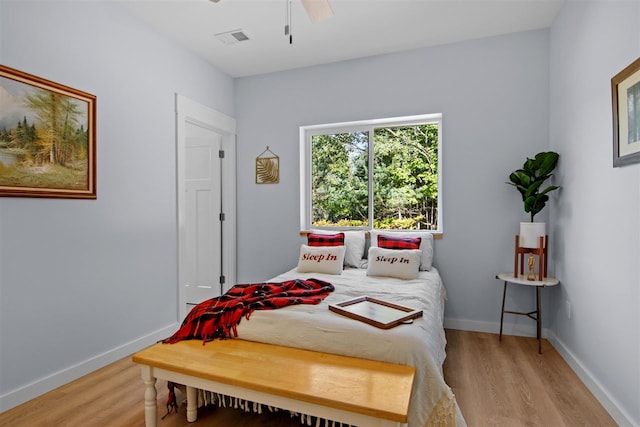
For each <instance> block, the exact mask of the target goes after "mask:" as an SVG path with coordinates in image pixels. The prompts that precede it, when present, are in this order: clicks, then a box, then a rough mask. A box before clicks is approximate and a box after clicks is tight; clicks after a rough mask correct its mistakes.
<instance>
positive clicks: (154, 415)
mask: <svg viewBox="0 0 640 427" xmlns="http://www.w3.org/2000/svg"><path fill="white" fill-rule="evenodd" d="M142 381H143V382H144V386H145V387H144V422H145V426H146V427H156V426H157V425H158V401H157V396H158V394H157V392H156V378H155V377H154V376H153V368H152V367H151V366H142Z"/></svg>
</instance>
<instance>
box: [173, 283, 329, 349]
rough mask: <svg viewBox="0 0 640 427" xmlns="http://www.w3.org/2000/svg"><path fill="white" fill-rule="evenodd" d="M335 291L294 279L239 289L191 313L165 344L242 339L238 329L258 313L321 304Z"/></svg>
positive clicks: (319, 284)
mask: <svg viewBox="0 0 640 427" xmlns="http://www.w3.org/2000/svg"><path fill="white" fill-rule="evenodd" d="M334 289H335V288H334V287H333V285H332V284H331V283H329V282H325V281H322V280H319V279H306V280H303V279H294V280H287V281H284V282H277V283H276V282H266V283H252V284H242V285H235V286H234V287H232V288H231V289H229V290H228V291H227V292H226V293H225V294H224V295H222V296H219V297H216V298H211V299H209V300H206V301H203V302H201V303H200V304H198V305H196V306H195V307H193V308H192V309H191V311H190V312H189V314H187V317H185V319H184V321H183V322H182V326H180V329H178V331H177V332H176V333H174V334H173V335H172V336H170V337H169V338H167V339H165V340H163V341H162V342H164V343H170V344H172V343H175V342H178V341H182V340H190V339H201V340H203V344H204V343H205V342H206V341H211V340H213V339H216V338H233V337H237V336H238V331H237V329H236V327H237V326H238V324H239V323H240V320H242V317H243V316H244V317H245V318H246V319H247V320H249V316H251V313H253V311H254V310H272V309H276V308H280V307H285V306H288V305H294V304H318V303H320V301H322V300H323V299H324V298H325V297H326V296H327V295H329V293H330V292H333V290H334Z"/></svg>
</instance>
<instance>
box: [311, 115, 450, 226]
mask: <svg viewBox="0 0 640 427" xmlns="http://www.w3.org/2000/svg"><path fill="white" fill-rule="evenodd" d="M441 126H442V116H441V115H440V114H431V115H421V116H411V117H401V118H393V119H381V120H368V121H362V122H350V123H336V124H328V125H316V126H304V127H301V128H300V144H301V147H300V148H301V149H300V156H301V158H300V164H301V167H300V170H301V173H300V188H301V194H300V195H301V209H300V212H301V227H302V229H308V228H311V227H314V228H319V227H326V228H341V229H346V228H364V229H397V230H416V229H423V230H434V231H442V220H441V209H440V208H439V202H440V199H441V198H440V194H441V191H440V188H441V181H442V180H441V179H440V177H441V168H440V165H441V156H440V137H441Z"/></svg>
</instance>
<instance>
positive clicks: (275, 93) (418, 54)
mask: <svg viewBox="0 0 640 427" xmlns="http://www.w3.org/2000/svg"><path fill="white" fill-rule="evenodd" d="M301 37H303V36H301ZM548 43H549V39H548V32H547V31H546V30H539V31H531V32H524V33H518V34H511V35H506V36H501V37H494V38H487V39H482V40H476V41H470V42H464V43H457V44H451V45H446V46H440V47H434V48H426V49H419V50H413V51H408V52H403V53H397V54H392V55H384V56H377V57H369V58H364V59H358V60H352V61H346V62H339V63H334V64H328V65H322V66H315V67H310V68H304V69H298V70H293V71H287V72H280V73H273V74H267V75H260V76H255V77H247V78H241V79H237V80H236V118H237V120H238V159H237V162H238V163H237V171H238V177H237V179H238V224H240V226H239V228H238V235H237V238H238V280H239V281H241V282H248V281H255V280H265V279H269V278H271V277H273V276H275V275H276V274H278V273H280V272H282V271H284V270H285V269H289V268H292V267H295V265H296V262H297V257H298V252H299V248H300V243H301V242H302V239H301V238H300V237H299V235H298V231H299V228H300V222H299V141H298V131H299V127H300V126H302V125H313V124H322V123H333V122H343V121H352V120H361V119H372V118H383V117H396V116H404V115H413V114H424V113H442V114H443V131H442V141H443V142H442V144H443V147H442V155H443V195H442V202H441V203H442V204H441V206H442V208H443V216H444V221H443V222H444V238H443V239H442V240H438V241H436V244H435V264H436V266H437V267H438V268H439V269H440V271H441V274H442V276H443V279H444V283H445V286H446V288H447V292H448V301H447V306H446V313H445V314H446V317H447V320H446V324H447V325H448V326H449V327H458V328H464V329H473V330H490V331H492V332H497V331H498V328H499V319H500V315H499V313H500V302H501V298H502V286H501V283H499V282H498V281H497V280H495V275H496V274H497V273H499V272H502V271H510V270H511V269H512V268H513V239H514V235H515V234H516V233H517V231H518V223H519V221H527V220H528V218H527V217H526V215H525V214H524V212H521V209H522V208H521V198H520V196H519V194H518V193H517V192H516V191H515V190H514V189H513V188H512V187H510V186H508V185H506V184H505V181H507V180H508V175H509V173H511V172H512V171H513V170H515V169H517V168H518V167H520V166H521V165H522V163H523V162H524V160H525V158H526V157H527V156H533V155H534V154H535V153H537V152H539V151H543V150H547V149H548V148H549V138H548V135H549V133H548V132H549V128H548V105H549V99H548V53H549V51H548V46H549V45H548ZM292 48H293V49H295V48H296V46H295V45H294V46H293V47H292ZM266 146H269V148H270V149H271V151H273V152H274V153H275V154H277V155H279V156H280V165H281V171H280V173H281V175H280V183H279V184H276V185H257V184H255V183H254V168H255V166H254V165H255V158H256V157H257V156H258V155H259V154H260V153H261V152H263V151H264V149H265V147H266ZM545 215H547V212H545V213H543V214H541V216H540V219H541V220H544V218H545ZM550 294H551V292H549V293H545V295H544V298H545V301H546V298H548V297H549V295H550ZM509 300H510V302H511V303H512V304H513V307H517V308H516V309H523V310H524V309H528V308H530V306H531V304H532V303H533V302H534V299H533V295H532V293H531V292H530V290H527V289H525V290H522V289H514V291H513V292H511V293H510V295H509ZM527 311H528V310H527ZM513 317H516V316H513ZM507 322H509V323H511V322H513V323H512V324H511V325H510V327H509V328H508V329H509V331H513V332H514V333H531V332H532V331H533V330H534V323H533V322H531V321H530V320H529V319H526V318H523V319H519V318H515V319H509V320H507ZM545 322H546V320H545ZM545 324H546V323H545Z"/></svg>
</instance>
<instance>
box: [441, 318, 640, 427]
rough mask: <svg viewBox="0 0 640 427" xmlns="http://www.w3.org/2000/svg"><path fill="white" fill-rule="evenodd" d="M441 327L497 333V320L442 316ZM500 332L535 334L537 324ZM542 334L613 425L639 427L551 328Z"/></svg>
mask: <svg viewBox="0 0 640 427" xmlns="http://www.w3.org/2000/svg"><path fill="white" fill-rule="evenodd" d="M444 327H445V328H446V329H457V330H462V331H472V332H486V333H492V334H498V333H500V322H482V321H475V320H465V319H452V318H445V320H444ZM502 333H503V334H505V335H517V336H527V337H535V336H536V327H535V323H534V322H532V324H531V325H526V324H517V323H507V322H505V323H504V325H503V330H502ZM542 337H543V338H546V339H547V340H549V343H551V345H552V346H553V347H554V348H555V349H556V351H557V352H558V353H559V354H560V356H561V357H562V358H563V359H564V360H565V362H567V364H568V365H569V367H570V368H571V369H572V370H573V371H574V372H575V373H576V375H577V376H578V378H580V380H581V381H582V382H583V383H584V385H585V386H586V387H587V388H588V389H589V391H590V392H591V393H592V394H593V395H594V396H595V398H596V399H597V400H598V401H599V402H600V404H601V405H602V406H603V407H604V409H605V410H606V411H607V412H608V413H609V415H611V417H612V418H613V419H614V421H615V422H616V424H618V425H619V426H621V427H627V426H628V427H634V426H635V427H638V426H640V422H637V421H633V420H632V418H631V417H630V416H629V414H627V413H626V412H625V411H624V410H622V409H621V407H620V405H618V404H617V402H616V401H615V399H613V398H612V397H611V396H610V394H609V393H608V392H607V390H606V389H605V388H604V387H603V386H602V384H600V382H599V381H598V380H596V379H595V378H594V377H593V375H591V373H590V372H589V370H588V369H586V368H585V367H584V366H583V365H582V363H581V362H580V361H579V359H577V358H576V357H575V356H574V355H573V353H571V351H569V349H568V348H567V347H566V346H565V345H564V343H563V342H562V341H561V340H560V339H558V337H557V336H556V335H555V334H554V333H553V331H552V330H549V329H547V328H542Z"/></svg>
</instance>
